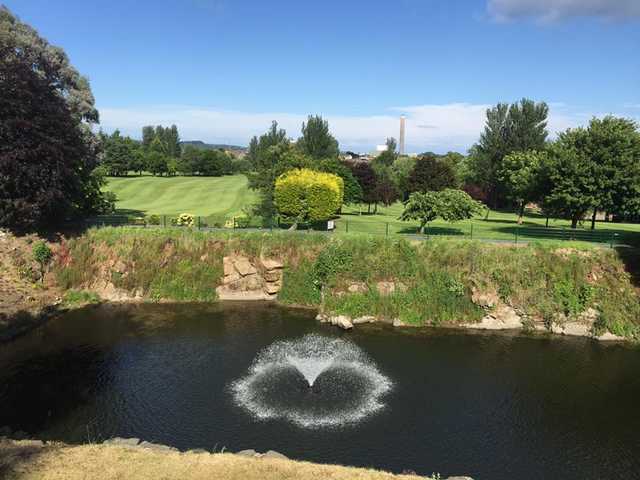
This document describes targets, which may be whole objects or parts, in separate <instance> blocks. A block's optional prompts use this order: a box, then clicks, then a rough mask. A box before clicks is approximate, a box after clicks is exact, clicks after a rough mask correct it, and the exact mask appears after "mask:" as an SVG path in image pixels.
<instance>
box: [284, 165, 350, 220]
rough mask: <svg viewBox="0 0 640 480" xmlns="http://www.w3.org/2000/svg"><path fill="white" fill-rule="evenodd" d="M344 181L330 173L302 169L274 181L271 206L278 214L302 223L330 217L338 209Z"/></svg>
mask: <svg viewBox="0 0 640 480" xmlns="http://www.w3.org/2000/svg"><path fill="white" fill-rule="evenodd" d="M343 194H344V182H343V180H342V178H340V177H338V176H337V175H333V174H331V173H324V172H316V171H314V170H309V169H306V168H302V169H296V170H290V171H288V172H286V173H283V174H282V175H280V176H279V177H278V178H277V179H276V189H275V194H274V198H275V203H276V206H277V208H278V211H279V212H280V214H282V215H284V216H286V217H289V218H292V219H295V220H296V221H302V222H318V221H322V220H327V219H329V218H331V216H332V215H334V214H335V213H336V212H337V211H338V210H339V209H340V207H341V206H342V199H343Z"/></svg>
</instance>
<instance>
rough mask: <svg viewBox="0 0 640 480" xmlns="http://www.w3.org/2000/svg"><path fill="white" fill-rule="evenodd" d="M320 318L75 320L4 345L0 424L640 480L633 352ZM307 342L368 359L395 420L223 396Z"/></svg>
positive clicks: (407, 464) (473, 470)
mask: <svg viewBox="0 0 640 480" xmlns="http://www.w3.org/2000/svg"><path fill="white" fill-rule="evenodd" d="M313 317H314V313H313V312H309V311H300V310H286V309H282V308H279V307H276V306H264V305H242V304H239V305H227V306H224V307H223V306H221V305H206V306H205V305H139V306H107V307H99V308H88V309H84V310H80V311H76V312H73V313H70V314H68V315H67V316H66V317H63V318H60V319H57V320H54V321H52V322H50V323H49V324H47V325H45V326H43V327H41V328H40V329H38V330H36V331H34V332H32V333H31V334H29V335H27V336H25V337H23V338H21V339H19V340H17V341H15V342H13V343H11V344H4V345H0V426H1V425H9V426H10V427H12V429H13V430H24V431H26V432H28V433H30V434H32V435H34V436H37V437H39V438H43V439H57V440H64V441H67V442H86V441H96V440H101V439H104V438H108V437H113V436H121V437H139V438H142V439H144V440H148V441H153V442H159V443H164V444H167V445H173V446H176V447H178V448H180V449H189V448H206V449H209V450H211V449H213V448H217V449H218V450H220V449H221V448H222V447H225V448H226V449H227V450H232V451H236V450H240V449H244V448H255V449H256V450H260V451H263V450H267V449H274V450H278V451H280V452H282V453H284V454H286V455H288V456H289V457H291V458H296V459H304V460H310V461H316V462H324V463H329V462H331V463H340V464H346V465H357V466H373V467H377V468H383V469H387V470H392V471H401V470H404V469H411V470H415V471H416V472H418V473H420V474H430V473H432V472H440V473H441V474H442V475H443V476H447V475H454V474H459V475H461V474H467V475H471V476H472V477H474V478H475V479H476V480H485V479H486V480H489V479H490V480H501V479H505V480H506V479H509V480H514V479H517V480H527V479H566V480H571V479H575V480H587V479H598V480H600V479H607V480H608V479H622V478H624V479H631V478H640V411H639V408H640V349H638V348H637V347H630V346H622V345H601V344H598V343H596V342H593V341H590V340H586V339H565V338H561V339H558V338H539V337H538V338H523V337H511V336H506V335H499V334H463V333H459V332H450V331H444V330H427V331H413V330H411V331H409V332H406V331H399V330H393V329H391V328H385V327H381V326H366V327H365V326H359V327H358V328H357V329H356V330H355V331H352V332H348V333H343V332H341V331H339V330H337V329H335V328H333V327H330V326H325V325H320V324H317V323H316V322H315V321H313ZM309 333H318V334H320V335H326V336H332V337H342V338H345V339H348V340H350V341H352V342H354V343H355V344H356V345H357V346H358V347H359V348H360V349H361V350H363V351H364V352H365V353H366V355H367V356H368V357H369V359H371V360H372V362H374V363H375V364H376V366H377V368H378V370H379V371H380V372H381V373H383V374H384V375H386V376H387V377H388V378H389V379H391V381H392V382H393V388H392V390H391V391H390V392H389V393H387V394H386V396H385V397H384V404H385V405H386V406H385V408H384V409H382V410H381V411H379V412H377V413H375V414H373V415H371V416H369V417H366V418H365V419H364V420H362V421H360V422H359V423H357V424H352V425H346V426H341V427H331V428H315V429H309V428H302V427H300V426H297V425H295V424H294V423H291V422H289V421H287V420H284V419H271V420H258V419H256V418H254V417H252V416H251V415H250V414H248V413H247V412H246V411H245V410H243V409H241V408H240V407H238V406H237V405H236V403H235V401H234V398H233V395H232V394H231V393H230V387H229V386H230V384H231V383H232V382H233V381H234V380H236V379H238V378H240V377H242V376H244V375H246V373H247V370H248V368H249V367H250V365H251V363H252V361H253V360H254V358H255V356H256V354H257V353H258V352H260V351H261V350H262V349H264V348H265V347H268V346H269V345H270V344H272V343H273V342H274V341H277V340H287V339H296V338H300V337H302V336H304V335H306V334H309ZM345 385H347V384H345ZM283 388H284V387H283ZM345 388H348V385H347V386H346V387H345Z"/></svg>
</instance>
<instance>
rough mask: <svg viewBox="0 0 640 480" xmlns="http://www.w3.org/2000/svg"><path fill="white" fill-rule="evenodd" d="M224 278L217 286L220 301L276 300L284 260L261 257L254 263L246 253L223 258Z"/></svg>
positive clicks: (280, 286) (280, 284) (280, 285)
mask: <svg viewBox="0 0 640 480" xmlns="http://www.w3.org/2000/svg"><path fill="white" fill-rule="evenodd" d="M222 266H223V269H224V277H223V278H222V285H220V286H219V287H217V288H216V293H217V294H218V298H219V299H220V300H276V299H277V298H278V292H279V291H280V289H281V288H282V269H283V268H284V265H283V264H282V262H280V261H278V260H276V259H272V258H263V257H260V259H259V260H257V261H254V262H252V261H251V260H250V259H249V258H247V257H245V256H242V255H233V256H226V257H223V259H222Z"/></svg>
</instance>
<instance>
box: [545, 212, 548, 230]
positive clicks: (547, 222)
mask: <svg viewBox="0 0 640 480" xmlns="http://www.w3.org/2000/svg"><path fill="white" fill-rule="evenodd" d="M545 226H546V227H547V228H549V215H547V223H546V225H545Z"/></svg>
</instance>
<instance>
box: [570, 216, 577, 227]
mask: <svg viewBox="0 0 640 480" xmlns="http://www.w3.org/2000/svg"><path fill="white" fill-rule="evenodd" d="M571 228H578V217H572V218H571Z"/></svg>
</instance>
